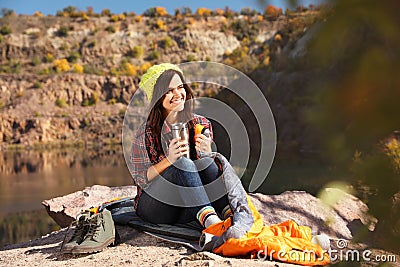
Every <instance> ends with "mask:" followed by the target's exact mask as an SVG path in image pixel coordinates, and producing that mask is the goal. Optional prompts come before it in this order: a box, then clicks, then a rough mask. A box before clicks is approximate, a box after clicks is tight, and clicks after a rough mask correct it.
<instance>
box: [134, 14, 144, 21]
mask: <svg viewBox="0 0 400 267" xmlns="http://www.w3.org/2000/svg"><path fill="white" fill-rule="evenodd" d="M142 20H143V16H142V15H139V16H136V17H135V21H136V22H141V21H142Z"/></svg>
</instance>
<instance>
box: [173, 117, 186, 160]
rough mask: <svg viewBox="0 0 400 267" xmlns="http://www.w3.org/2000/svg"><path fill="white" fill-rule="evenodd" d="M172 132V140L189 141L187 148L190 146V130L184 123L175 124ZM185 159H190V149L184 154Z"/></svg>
mask: <svg viewBox="0 0 400 267" xmlns="http://www.w3.org/2000/svg"><path fill="white" fill-rule="evenodd" d="M171 131H172V138H178V137H180V138H181V141H187V143H188V144H187V146H189V130H188V127H187V125H186V123H184V122H178V123H174V124H172V125H171ZM183 156H184V157H186V158H190V153H189V147H188V150H187V152H186V153H185V154H183Z"/></svg>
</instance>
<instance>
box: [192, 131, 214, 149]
mask: <svg viewBox="0 0 400 267" xmlns="http://www.w3.org/2000/svg"><path fill="white" fill-rule="evenodd" d="M195 140H196V150H197V151H201V152H212V150H211V142H212V141H211V138H210V137H207V136H205V135H204V134H197V135H195Z"/></svg>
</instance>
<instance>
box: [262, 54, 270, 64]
mask: <svg viewBox="0 0 400 267" xmlns="http://www.w3.org/2000/svg"><path fill="white" fill-rule="evenodd" d="M269 62H270V57H269V56H266V57H265V58H264V60H263V62H262V63H263V65H264V66H268V65H269Z"/></svg>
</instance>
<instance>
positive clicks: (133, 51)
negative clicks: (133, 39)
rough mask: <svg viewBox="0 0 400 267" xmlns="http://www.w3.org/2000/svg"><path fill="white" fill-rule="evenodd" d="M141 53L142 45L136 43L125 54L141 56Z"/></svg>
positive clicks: (135, 56)
mask: <svg viewBox="0 0 400 267" xmlns="http://www.w3.org/2000/svg"><path fill="white" fill-rule="evenodd" d="M143 53H144V50H143V47H141V46H138V45H136V46H134V47H133V48H132V49H130V50H129V51H128V53H127V54H126V55H127V56H128V57H133V58H141V57H142V56H143Z"/></svg>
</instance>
